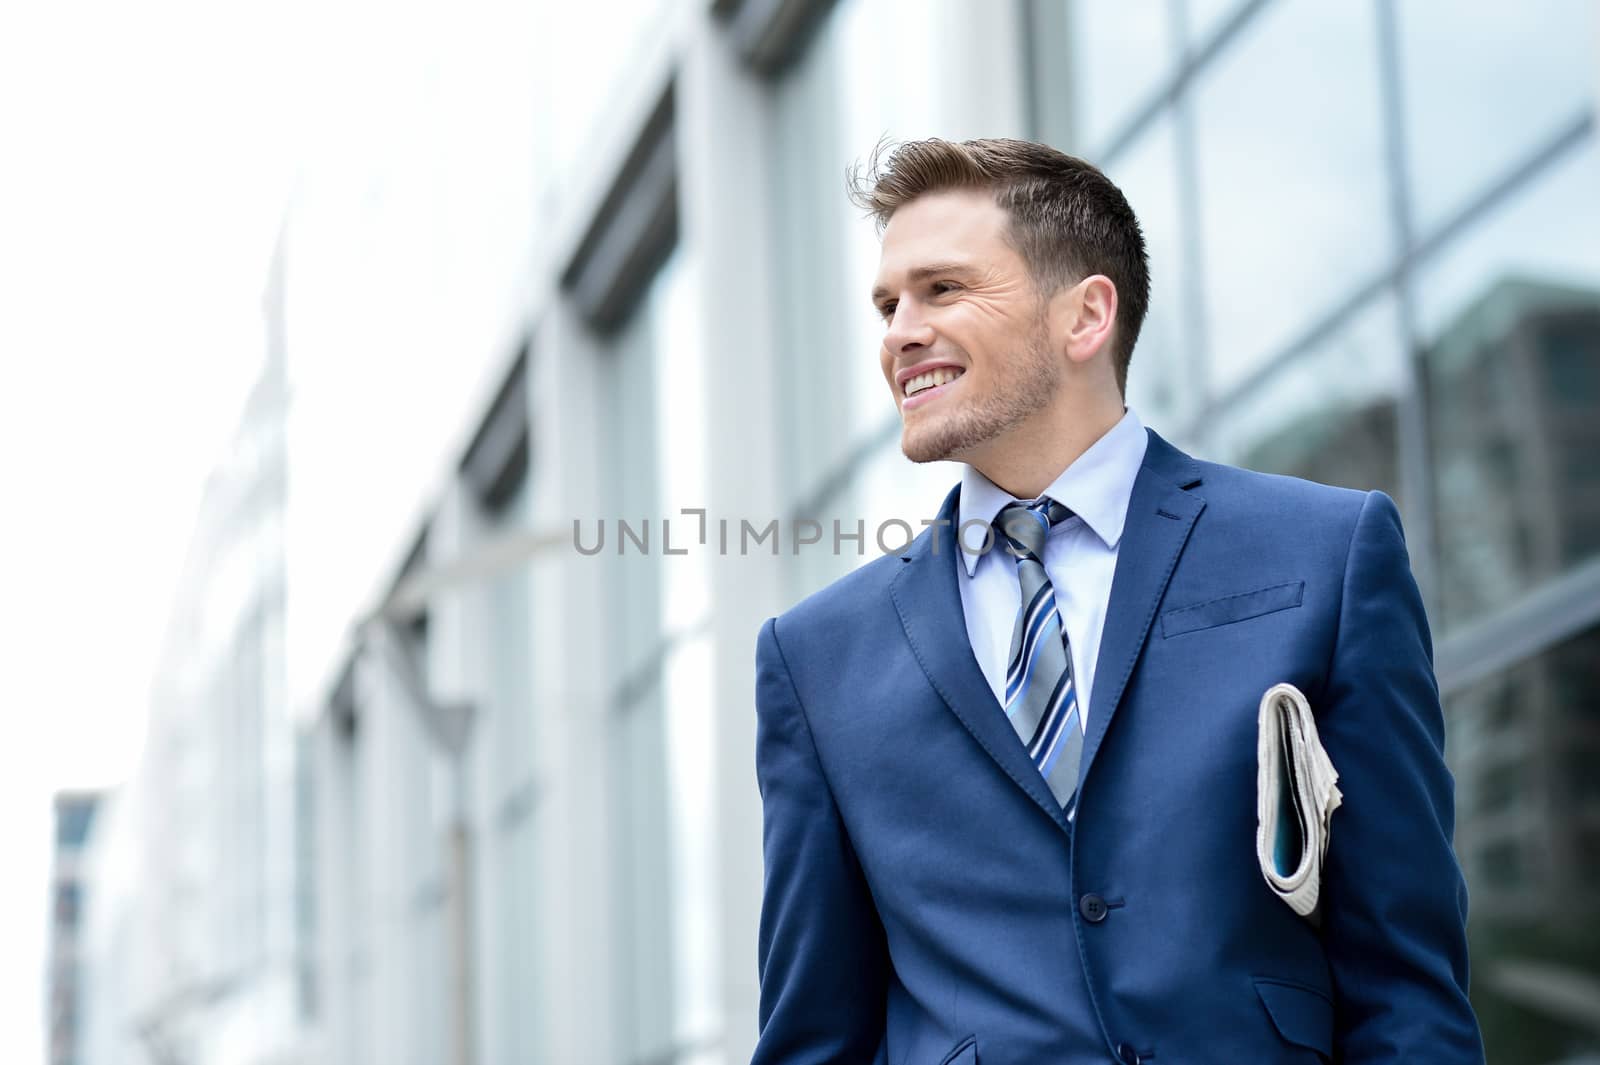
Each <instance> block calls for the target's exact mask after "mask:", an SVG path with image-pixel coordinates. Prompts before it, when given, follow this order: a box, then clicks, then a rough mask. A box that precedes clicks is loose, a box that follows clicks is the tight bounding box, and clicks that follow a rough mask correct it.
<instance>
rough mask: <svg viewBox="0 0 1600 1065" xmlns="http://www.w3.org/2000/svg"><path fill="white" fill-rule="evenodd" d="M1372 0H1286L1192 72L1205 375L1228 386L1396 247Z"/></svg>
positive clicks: (1373, 270)
mask: <svg viewBox="0 0 1600 1065" xmlns="http://www.w3.org/2000/svg"><path fill="white" fill-rule="evenodd" d="M1377 92H1378V76H1377V45H1376V36H1375V23H1374V19H1373V9H1372V6H1371V5H1369V4H1327V3H1313V2H1309V0H1283V2H1280V3H1277V4H1273V5H1272V6H1271V7H1269V8H1268V9H1267V10H1265V11H1263V12H1262V13H1261V14H1260V15H1259V16H1257V17H1256V18H1255V19H1253V20H1252V21H1251V23H1250V25H1249V26H1248V27H1247V28H1246V29H1245V30H1244V31H1243V33H1242V34H1241V36H1240V37H1239V38H1238V39H1236V40H1235V41H1233V42H1232V43H1231V44H1230V45H1229V47H1228V48H1227V49H1226V50H1225V51H1224V52H1223V53H1222V54H1221V55H1220V56H1219V57H1218V58H1217V60H1216V63H1215V65H1214V66H1212V67H1210V68H1208V69H1207V70H1205V71H1204V72H1202V73H1201V75H1200V76H1199V80H1198V82H1197V85H1196V88H1195V97H1194V116H1195V121H1196V123H1197V132H1196V135H1197V138H1198V151H1199V156H1200V163H1199V165H1200V202H1201V207H1200V210H1201V224H1200V233H1201V239H1202V242H1203V252H1202V256H1203V261H1204V264H1205V288H1206V301H1205V303H1206V321H1207V323H1208V327H1209V329H1210V333H1211V344H1210V347H1209V351H1210V359H1211V365H1210V374H1211V380H1212V384H1213V386H1214V387H1215V388H1218V389H1227V388H1228V387H1229V386H1231V385H1233V384H1235V383H1237V382H1238V381H1239V380H1240V379H1241V378H1243V377H1244V376H1245V375H1246V374H1248V373H1249V372H1250V371H1252V370H1254V369H1256V368H1258V367H1259V366H1260V365H1261V364H1262V363H1263V362H1264V361H1266V360H1267V359H1269V358H1270V357H1271V356H1272V355H1274V354H1276V353H1277V352H1279V351H1281V350H1283V349H1284V348H1285V347H1286V346H1287V345H1289V344H1290V343H1291V342H1292V341H1293V340H1294V339H1295V338H1296V337H1297V336H1299V335H1300V334H1302V333H1303V332H1304V331H1305V330H1306V329H1307V328H1308V327H1309V326H1310V325H1311V324H1312V323H1313V322H1315V321H1316V319H1317V318H1318V317H1319V316H1321V315H1324V314H1326V313H1328V312H1329V311H1330V310H1331V309H1332V308H1333V307H1334V306H1335V305H1336V304H1337V302H1338V300H1339V299H1340V298H1341V297H1342V296H1343V295H1344V294H1345V293H1346V292H1347V291H1348V290H1349V289H1350V288H1351V287H1353V285H1354V284H1355V283H1357V282H1358V279H1364V278H1369V277H1372V276H1374V275H1376V273H1377V272H1378V271H1379V270H1380V268H1381V267H1382V266H1383V265H1384V264H1385V262H1387V260H1388V259H1389V257H1390V256H1391V255H1392V252H1393V240H1392V227H1391V226H1390V224H1389V218H1390V215H1389V203H1388V198H1387V193H1386V189H1385V182H1384V175H1385V170H1384V152H1383V137H1382V133H1381V130H1380V127H1379V122H1378V119H1379V115H1380V110H1379V106H1378V97H1377Z"/></svg>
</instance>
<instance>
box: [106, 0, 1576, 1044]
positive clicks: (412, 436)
mask: <svg viewBox="0 0 1600 1065" xmlns="http://www.w3.org/2000/svg"><path fill="white" fill-rule="evenodd" d="M1597 19H1600V9H1597V8H1596V6H1595V5H1594V4H1593V3H1592V2H1590V0H1529V2H1527V3H1523V4H1519V5H1515V6H1512V5H1469V6H1461V5H1442V4H1428V3H1422V2H1410V0H1360V2H1344V0H1337V2H1336V0H1149V2H1142V3H1137V4H1127V3H1121V4H1112V3H1109V2H1102V0H1078V2H1067V0H1009V2H1004V3H993V4H971V3H965V2H960V0H626V2H623V0H617V2H615V3H610V4H596V5H590V6H589V7H588V8H586V10H585V11H584V12H574V11H568V10H566V8H565V5H559V4H555V3H553V2H550V0H544V2H541V0H527V2H526V3H521V4H514V5H483V4H472V5H467V6H466V7H465V8H457V7H452V8H451V9H450V10H449V11H446V9H445V8H444V7H443V6H441V5H438V4H433V5H429V4H422V5H417V6H416V7H415V8H407V9H404V10H390V9H388V8H384V9H383V13H382V16H381V18H378V17H377V16H376V15H374V22H373V25H372V27H371V30H372V40H371V45H372V47H371V51H370V53H367V54H362V55H352V56H351V57H350V61H349V62H350V69H351V72H352V75H353V76H358V77H356V80H357V81H358V82H359V86H358V87H357V88H355V89H353V90H352V91H351V93H350V94H349V96H348V97H346V98H345V102H344V103H343V104H341V106H342V107H343V108H345V110H343V111H340V112H339V113H338V114H337V115H336V116H334V121H335V122H337V123H339V124H340V128H341V129H343V130H345V131H346V133H347V136H344V137H342V138H341V139H340V140H339V141H337V142H336V143H334V144H331V145H328V146H326V148H325V150H324V151H323V153H322V154H321V155H320V156H319V157H318V158H317V159H315V160H313V161H311V162H310V163H309V164H308V165H307V167H306V169H305V171H304V173H303V174H302V178H301V181H300V183H299V185H298V187H297V190H296V193H295V197H294V200H293V203H292V204H291V207H290V210H289V213H288V217H287V222H286V225H285V229H284V237H283V241H282V243H281V245H280V249H279V254H278V257H277V258H276V259H275V261H274V263H273V264H272V267H271V270H270V271H269V275H270V281H269V284H268V299H267V314H266V323H267V334H268V344H267V352H268V354H267V359H266V362H265V366H264V369H263V371H262V374H261V379H260V383H259V384H258V386H257V390H256V392H255V394H254V395H253V397H252V399H251V402H250V404H249V406H248V408H247V410H246V411H245V414H244V418H243V422H242V425H241V427H240V430H239V435H238V438H237V442H236V446H235V450H234V452H233V453H232V454H230V455H229V456H228V457H227V458H226V460H225V461H224V462H223V464H222V466H221V467H220V468H219V471H218V474H217V476H216V478H215V479H214V481H213V484H212V486H211V490H210V492H209V493H208V495H207V502H206V505H205V508H204V509H203V512H202V515H201V518H200V522H199V527H198V528H197V529H196V532H195V545H194V547H193V549H192V559H193V560H192V563H191V565H190V567H189V568H188V571H187V573H186V575H185V577H184V582H183V584H182V587H181V588H180V589H179V590H178V592H177V603H178V605H177V607H176V609H175V612H174V614H173V620H172V622H171V626H170V629H169V637H168V640H169V653H168V655H167V657H166V659H165V662H166V665H165V666H164V667H163V670H162V672H161V674H160V678H161V679H160V681H159V683H158V685H157V690H156V692H155V693H154V696H153V701H152V710H151V726H150V732H149V738H148V741H147V745H146V751H145V754H144V757H143V761H142V762H141V767H140V770H139V772H138V773H137V774H136V776H135V778H134V779H133V780H131V781H130V782H129V783H128V785H127V786H126V787H125V788H124V789H122V790H121V792H120V793H119V794H118V795H117V796H116V797H115V799H114V800H113V801H112V804H111V811H110V815H109V816H108V817H107V818H105V820H104V821H103V823H102V825H101V828H100V830H97V832H96V833H95V836H94V844H93V845H94V849H95V852H96V853H95V856H94V859H93V864H92V866H91V868H92V870H93V874H92V875H93V877H94V880H93V883H92V885H91V890H90V919H89V922H88V924H89V927H88V931H87V935H88V940H87V942H88V943H89V959H90V960H89V963H88V964H89V973H88V975H87V976H86V978H85V983H86V985H87V986H88V987H89V988H90V989H91V991H90V996H89V1002H90V1007H89V1012H88V1024H89V1029H90V1036H89V1039H88V1040H87V1042H86V1044H85V1045H86V1046H87V1047H88V1048H89V1052H88V1053H86V1055H85V1056H84V1058H83V1061H84V1063H85V1065H102V1063H111V1062H115V1063H120V1062H141V1063H142V1062H152V1063H155V1062H160V1063H168V1062H170V1063H174V1065H176V1063H208V1065H209V1063H234V1062H239V1063H258V1062H290V1061H293V1062H306V1063H312V1062H316V1063H324V1062H325V1063H327V1065H410V1063H416V1065H435V1063H453V1065H466V1063H469V1062H470V1063H481V1065H508V1063H521V1062H556V1063H571V1065H591V1063H595V1065H657V1063H660V1065H667V1063H681V1065H690V1063H695V1065H698V1063H707V1065H709V1063H732V1062H739V1061H743V1060H746V1059H747V1058H748V1055H749V1052H750V1050H751V1047H752V1046H753V1043H754V1037H755V1017H756V993H757V984H756V968H755V958H756V939H755V937H756V924H757V915H758V909H759V901H760V887H761V862H760V842H761V833H760V826H761V821H760V802H759V797H758V795H757V793H756V788H755V778H754V767H753V760H752V758H753V745H754V713H753V706H752V698H753V682H754V677H753V659H754V643H755V634H756V631H757V629H758V627H759V624H760V622H761V621H762V620H763V619H764V618H766V617H768V616H770V615H772V614H775V613H777V612H779V611H781V610H783V609H784V608H785V607H787V606H788V605H789V604H791V603H793V602H794V601H796V600H797V599H799V598H800V597H802V596H804V595H805V594H807V593H809V592H810V591H812V590H815V589H817V588H819V587H821V586H822V585H824V584H825V583H827V582H828V581H830V580H832V579H833V578H835V577H837V576H839V575H841V574H843V573H845V572H847V571H848V570H849V569H851V568H853V567H855V566H858V565H861V564H863V563H864V562H865V561H867V560H868V559H870V558H871V557H873V556H874V555H875V554H876V553H877V552H878V550H879V547H878V545H877V544H876V543H874V542H873V541H874V531H875V530H876V529H878V528H879V525H880V523H881V522H882V521H883V520H885V519H887V518H891V517H897V518H900V519H902V520H905V521H907V522H909V523H910V524H911V526H912V527H913V528H916V527H917V523H918V522H919V521H920V520H921V519H922V518H924V517H931V516H932V515H933V513H934V511H935V509H936V508H937V505H938V503H939V501H940V499H941V498H942V496H943V494H944V492H945V490H946V489H947V488H948V486H949V485H950V484H951V483H952V482H953V481H955V480H956V479H957V478H958V476H959V471H958V469H957V468H956V467H954V466H951V465H949V464H936V465H933V466H924V467H917V466H913V465H911V464H909V463H908V462H906V461H905V459H904V458H903V457H902V456H901V454H900V452H899V448H898V441H899V433H898V416H897V415H896V413H895V411H894V405H893V402H892V399H891V397H890V396H889V395H888V394H887V392H886V389H885V386H884V384H883V382H882V379H881V376H880V373H879V370H878V365H877V359H876V357H875V354H874V353H875V351H876V348H877V345H878V339H879V335H880V331H881V327H880V326H879V325H878V323H876V322H875V320H874V317H873V312H872V310H871V307H870V304H869V301H868V299H867V293H868V290H869V289H870V285H871V278H872V275H873V273H874V271H875V269H876V255H877V243H876V237H875V234H874V232H873V228H872V226H871V224H870V222H868V221H866V220H864V219H862V218H861V217H859V216H858V214H857V213H856V212H855V211H854V210H853V209H852V208H850V207H849V206H848V204H847V202H846V200H845V197H844V192H843V187H844V174H845V170H846V167H847V166H848V165H849V164H851V163H852V162H854V161H856V160H858V159H861V158H862V157H864V156H865V155H867V154H868V153H869V152H870V150H871V149H872V146H873V145H874V143H875V142H876V141H877V140H878V139H879V137H880V136H882V135H884V134H889V135H891V136H893V137H895V138H897V139H908V138H913V137H922V136H930V135H937V136H943V137H948V138H954V139H960V138H967V137H976V136H1023V137H1031V138H1035V139H1040V140H1044V141H1047V142H1049V143H1052V144H1054V145H1056V146H1057V147H1060V148H1062V149H1064V150H1066V151H1069V152H1073V153H1075V154H1079V155H1082V156H1085V157H1086V158H1089V159H1091V160H1093V161H1095V162H1096V163H1097V164H1099V165H1101V166H1102V167H1103V168H1104V169H1106V171H1107V172H1108V173H1109V174H1110V175H1111V177H1112V178H1113V179H1114V180H1116V181H1117V182H1118V183H1119V184H1120V185H1121V186H1122V187H1123V189H1124V190H1125V191H1126V192H1127V194H1128V197H1129V199H1130V201H1131V202H1132V204H1133V206H1134V208H1135V210H1136V211H1137V212H1138V213H1139V215H1140V217H1141V219H1142V221H1143V223H1144V226H1145V229H1146V233H1147V237H1148V240H1149V244H1150V250H1151V258H1152V269H1153V275H1154V292H1153V298H1152V305H1151V311H1150V317H1149V320H1148V321H1147V324H1146V326H1145V329H1144V332H1143V334H1142V336H1141V339H1140V342H1139V345H1138V348H1137V350H1136V352H1135V356H1134V359H1133V364H1132V369H1131V373H1130V379H1129V396H1128V402H1129V404H1130V405H1131V406H1133V407H1134V408H1135V409H1136V410H1137V411H1138V412H1139V414H1140V415H1141V417H1142V418H1143V419H1144V420H1145V422H1146V423H1147V424H1149V425H1151V426H1153V427H1154V428H1156V429H1157V430H1159V431H1160V432H1161V433H1162V434H1163V435H1164V436H1166V437H1167V438H1168V439H1171V440H1173V441H1174V442H1175V443H1177V444H1179V445H1180V446H1182V447H1184V448H1186V449H1188V450H1190V451H1192V452H1193V453H1195V454H1197V455H1199V456H1201V457H1204V458H1210V459H1216V460H1220V461H1225V462H1233V463H1238V464H1241V465H1246V466H1251V467H1254V468H1258V469H1263V470H1270V471H1274V472H1283V473H1291V474H1296V475H1299V476H1305V477H1310V478H1313V479H1316V480H1320V481H1325V482H1328V483H1335V484H1342V485H1348V486H1352V487H1357V488H1380V489H1383V490H1384V491H1386V492H1388V493H1389V494H1391V495H1392V496H1394V497H1395V499H1396V500H1397V501H1398V502H1399V503H1400V506H1401V509H1402V512H1403V515H1404V519H1405V523H1406V530H1407V539H1408V544H1409V547H1410V551H1411V557H1412V563H1413V567H1414V569H1415V572H1416V574H1417V577H1418V580H1419V582H1420V584H1421V586H1422V589H1423V593H1424V596H1425V598H1426V600H1427V602H1428V606H1429V611H1430V617H1431V619H1432V622H1433V626H1434V637H1435V644H1436V662H1437V668H1438V674H1439V680H1440V684H1441V688H1442V691H1443V695H1444V700H1445V711H1446V715H1447V719H1448V727H1449V740H1448V748H1449V749H1448V752H1447V753H1448V757H1449V759H1450V762H1451V765H1452V768H1453V770H1454V771H1455V773H1456V779H1457V788H1458V796H1457V797H1458V805H1459V824H1458V831H1457V846H1458V851H1459V853H1460V856H1461V860H1462V863H1463V866H1464V868H1465V870H1466V873H1467V876H1468V880H1469V885H1470V888H1471V893H1472V926H1471V934H1472V940H1473V950H1474V954H1473V963H1474V981H1473V993H1474V999H1475V1003H1476V1005H1477V1007H1478V1009H1479V1012H1480V1017H1481V1019H1482V1022H1483V1025H1484V1031H1485V1037H1486V1040H1487V1043H1488V1047H1489V1055H1490V1057H1489V1060H1490V1061H1491V1062H1494V1063H1497V1065H1555V1063H1560V1062H1567V1063H1577V1062H1593V1061H1595V1060H1596V1058H1597V1055H1600V429H1597V426H1600V207H1597V203H1596V194H1595V190H1596V189H1600V134H1597V130H1596V100H1597V98H1600V25H1597ZM773 519H777V520H778V521H779V523H780V524H779V541H778V542H777V543H773V542H771V541H766V542H762V543H759V544H751V545H748V553H745V552H743V551H741V550H740V545H741V543H742V542H743V541H742V537H741V532H742V528H741V522H745V521H748V522H749V523H751V525H752V526H754V527H755V528H756V529H758V530H759V529H762V528H764V527H765V526H766V524H767V523H768V522H769V521H772V520H773ZM807 519H809V520H814V521H816V522H817V523H818V525H819V527H820V528H821V529H822V530H823V532H822V534H821V539H820V542H818V543H815V544H810V545H802V544H799V543H797V542H791V539H792V537H791V532H792V530H793V529H794V525H793V524H792V523H794V522H796V521H804V520H807ZM836 520H837V521H838V522H839V523H840V526H841V527H842V531H843V532H844V534H845V535H846V536H849V535H851V534H853V533H854V532H855V531H856V528H857V522H858V521H861V522H863V523H864V526H865V530H866V535H865V538H864V540H863V541H856V540H851V539H844V540H842V541H836V540H835V539H834V535H833V530H834V526H833V523H834V522H835V521H836ZM622 521H626V522H627V523H628V524H629V526H630V529H631V530H632V531H633V532H634V533H636V534H638V533H641V532H643V535H645V536H649V537H651V539H650V540H649V541H648V542H649V550H648V551H641V550H637V549H632V546H631V544H632V542H630V544H629V547H630V549H629V550H628V551H626V553H622V552H620V551H619V549H620V548H621V547H622V546H623V539H622V530H621V527H620V526H619V524H618V523H619V522H622ZM722 522H726V523H727V525H726V528H727V529H728V541H727V542H728V545H729V549H728V550H727V551H726V552H724V551H722V550H720V549H719V548H720V533H721V530H722V529H723V526H722V525H721V524H720V523H722ZM669 523H670V529H669V527H668V526H669ZM646 529H648V531H644V530H646ZM599 530H603V531H604V534H605V535H606V536H607V537H608V539H607V540H606V541H605V543H604V546H603V549H602V550H600V551H599V552H598V553H596V554H593V555H589V554H585V553H583V552H581V551H579V550H577V549H576V541H575V539H574V537H575V535H577V536H579V537H580V538H581V540H582V543H583V544H584V545H592V543H593V540H594V536H595V535H596V533H597V531H599ZM891 535H892V534H891ZM896 543H898V540H897V539H891V541H890V544H891V546H892V545H894V544H896ZM669 545H670V547H671V548H672V551H673V552H674V553H668V551H667V548H668V547H669ZM678 551H681V552H682V553H675V552H678Z"/></svg>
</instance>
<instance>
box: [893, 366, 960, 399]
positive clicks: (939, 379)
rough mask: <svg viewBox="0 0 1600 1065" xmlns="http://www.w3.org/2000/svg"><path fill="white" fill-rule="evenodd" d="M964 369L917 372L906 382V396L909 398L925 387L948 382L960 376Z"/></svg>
mask: <svg viewBox="0 0 1600 1065" xmlns="http://www.w3.org/2000/svg"><path fill="white" fill-rule="evenodd" d="M963 372H965V371H962V370H954V369H946V368H944V367H940V368H939V369H937V370H929V371H928V372H927V373H923V374H918V375H917V376H915V377H913V378H912V379H911V380H909V381H907V382H906V396H907V397H908V398H909V397H911V396H914V395H916V394H917V393H918V392H921V391H922V390H923V389H925V388H937V387H938V386H939V385H946V384H949V383H950V382H951V381H954V380H955V379H956V378H958V377H960V376H961V375H962V373H963Z"/></svg>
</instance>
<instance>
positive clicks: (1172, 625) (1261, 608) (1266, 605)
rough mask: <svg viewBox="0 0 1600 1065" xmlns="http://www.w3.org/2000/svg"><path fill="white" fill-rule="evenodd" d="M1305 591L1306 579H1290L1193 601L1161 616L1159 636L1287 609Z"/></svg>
mask: <svg viewBox="0 0 1600 1065" xmlns="http://www.w3.org/2000/svg"><path fill="white" fill-rule="evenodd" d="M1305 591H1306V582H1305V581H1289V582H1287V583H1284V584H1274V585H1271V586H1270V587H1267V588H1258V589H1257V590H1255V591H1253V592H1240V593H1239V594H1238V595H1225V596H1223V597H1222V598H1220V599H1212V600H1210V601H1208V602H1204V603H1196V604H1195V605H1194V606H1184V607H1179V608H1178V609H1176V610H1169V611H1167V612H1166V613H1165V614H1162V615H1161V635H1162V636H1164V637H1165V636H1177V635H1178V634H1180V633H1185V632H1194V631H1195V630H1196V629H1209V628H1213V627H1215V626H1217V625H1226V624H1228V623H1229V622H1233V621H1244V620H1245V619H1246V618H1254V617H1260V616H1261V615H1262V614H1270V613H1272V612H1273V611H1275V610H1287V609H1289V608H1290V607H1296V606H1299V605H1300V600H1301V599H1302V598H1303V597H1304V596H1305Z"/></svg>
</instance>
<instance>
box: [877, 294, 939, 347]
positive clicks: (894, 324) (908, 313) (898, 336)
mask: <svg viewBox="0 0 1600 1065" xmlns="http://www.w3.org/2000/svg"><path fill="white" fill-rule="evenodd" d="M932 343H933V326H932V325H931V324H930V323H929V321H928V317H927V315H925V314H924V313H923V312H922V310H921V309H920V308H919V307H917V305H916V304H915V303H912V302H911V301H909V300H901V301H900V302H899V303H897V304H895V308H894V314H893V316H892V317H891V318H890V319H889V330H888V332H887V333H885V334H884V337H883V346H884V347H885V348H888V349H889V353H890V354H892V355H899V354H901V353H902V352H907V351H913V350H915V349H916V348H919V347H923V348H925V347H928V346H930V345H931V344H932Z"/></svg>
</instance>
